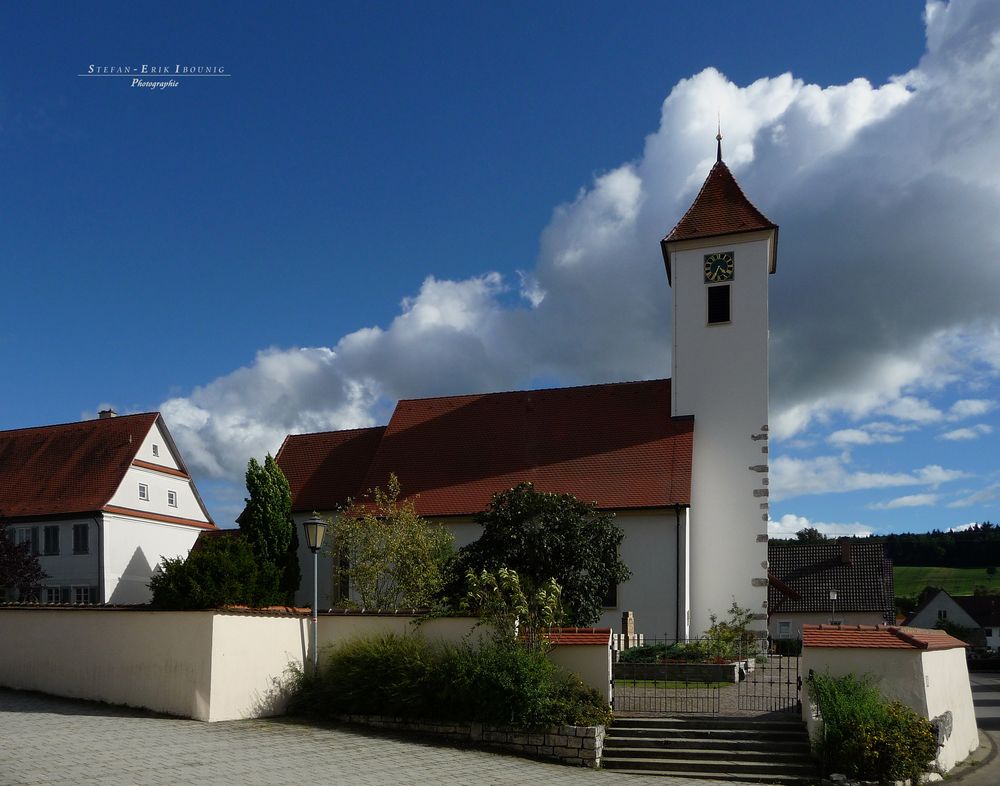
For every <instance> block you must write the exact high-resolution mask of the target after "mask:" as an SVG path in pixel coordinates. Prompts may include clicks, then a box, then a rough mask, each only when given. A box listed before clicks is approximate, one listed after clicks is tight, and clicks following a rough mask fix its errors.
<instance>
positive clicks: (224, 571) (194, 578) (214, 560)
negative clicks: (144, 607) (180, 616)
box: [149, 535, 285, 611]
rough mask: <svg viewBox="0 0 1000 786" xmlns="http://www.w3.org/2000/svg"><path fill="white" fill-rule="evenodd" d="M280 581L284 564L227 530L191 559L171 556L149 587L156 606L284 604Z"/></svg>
mask: <svg viewBox="0 0 1000 786" xmlns="http://www.w3.org/2000/svg"><path fill="white" fill-rule="evenodd" d="M280 581H281V574H280V573H279V571H278V569H277V568H276V567H275V566H274V565H271V564H267V563H264V564H262V563H260V562H259V561H258V560H257V557H256V555H255V554H254V551H253V549H252V548H251V546H250V544H249V543H247V542H246V541H245V540H244V539H243V538H242V537H240V536H239V535H224V536H214V537H211V538H209V539H207V540H205V541H202V542H200V543H199V544H198V545H197V547H196V548H194V549H192V550H191V553H190V554H188V556H187V559H181V558H180V557H178V558H176V559H165V560H164V561H163V566H162V568H161V569H160V570H159V571H158V572H156V573H154V574H153V577H152V578H151V579H150V581H149V588H150V589H151V590H152V592H153V600H152V604H153V606H155V607H156V608H159V609H173V610H178V611H187V610H193V609H213V608H219V607H221V606H252V607H261V606H272V605H276V604H283V603H284V600H285V596H284V593H283V592H282V591H281V588H280Z"/></svg>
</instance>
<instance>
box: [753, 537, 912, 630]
mask: <svg viewBox="0 0 1000 786" xmlns="http://www.w3.org/2000/svg"><path fill="white" fill-rule="evenodd" d="M767 559H768V571H769V573H770V574H771V576H772V577H773V579H775V580H772V581H771V582H770V583H769V585H768V589H767V605H768V611H769V612H771V613H774V612H777V611H780V612H782V613H787V612H830V611H831V610H832V606H831V601H830V590H831V589H835V590H837V601H836V611H837V612H848V611H853V612H859V611H870V612H881V613H882V614H884V615H889V616H887V617H886V619H887V620H892V619H894V617H893V616H892V615H893V608H894V605H895V600H894V598H893V592H894V589H893V581H892V561H891V560H889V559H888V558H887V557H886V556H885V549H884V548H883V547H882V544H881V543H873V542H868V541H856V540H847V539H845V540H840V541H831V542H828V543H798V542H795V541H781V540H772V541H770V542H769V543H768V548H767ZM789 590H790V591H789Z"/></svg>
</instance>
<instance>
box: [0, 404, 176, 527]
mask: <svg viewBox="0 0 1000 786" xmlns="http://www.w3.org/2000/svg"><path fill="white" fill-rule="evenodd" d="M158 417H159V415H158V414H157V413H155V412H147V413H145V414H141V415H122V416H121V417H114V418H104V419H97V420H84V421H80V422H79V423H63V424H60V425H56V426H38V427H36V428H22V429H14V430H11V431H0V517H5V518H18V517H28V516H49V515H54V514H69V513H91V512H96V511H99V510H101V508H103V507H104V506H105V505H107V504H108V502H109V501H110V500H111V497H112V496H114V493H115V491H116V490H117V489H118V486H119V485H120V484H121V482H122V479H123V478H124V477H125V472H126V471H127V470H128V468H129V466H130V465H131V463H132V460H133V459H134V458H135V456H136V453H137V452H138V450H139V446H140V445H141V444H142V441H143V439H144V438H145V437H146V435H147V434H148V433H149V430H150V429H151V428H152V427H153V424H154V423H155V422H156V419H157V418H158Z"/></svg>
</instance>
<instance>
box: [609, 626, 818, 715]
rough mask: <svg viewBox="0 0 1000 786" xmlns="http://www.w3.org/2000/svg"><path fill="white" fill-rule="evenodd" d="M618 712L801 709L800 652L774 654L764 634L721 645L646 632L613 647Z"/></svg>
mask: <svg viewBox="0 0 1000 786" xmlns="http://www.w3.org/2000/svg"><path fill="white" fill-rule="evenodd" d="M612 656H613V665H612V673H613V677H612V681H613V685H612V687H613V694H612V695H613V701H612V704H613V707H614V711H615V713H616V714H619V715H674V714H678V713H695V714H700V715H707V714H723V715H744V716H753V715H764V714H771V713H783V712H788V713H794V712H797V711H798V709H799V706H800V705H799V689H800V687H801V678H800V676H799V658H798V657H794V656H785V655H777V654H773V653H771V652H770V650H769V645H768V640H767V639H766V638H763V639H756V638H747V639H745V640H743V641H739V642H731V643H728V644H726V645H725V646H723V647H720V644H719V642H718V641H717V640H714V641H713V640H709V639H692V640H688V641H677V640H676V639H650V638H646V639H645V640H644V642H643V645H642V646H639V647H633V648H631V649H629V650H622V651H614V652H613V653H612Z"/></svg>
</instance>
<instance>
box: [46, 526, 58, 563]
mask: <svg viewBox="0 0 1000 786" xmlns="http://www.w3.org/2000/svg"><path fill="white" fill-rule="evenodd" d="M44 546H45V554H46V555H47V556H50V557H51V556H54V555H56V554H58V553H59V525H58V524H56V525H54V526H50V527H46V528H45V544H44Z"/></svg>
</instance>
